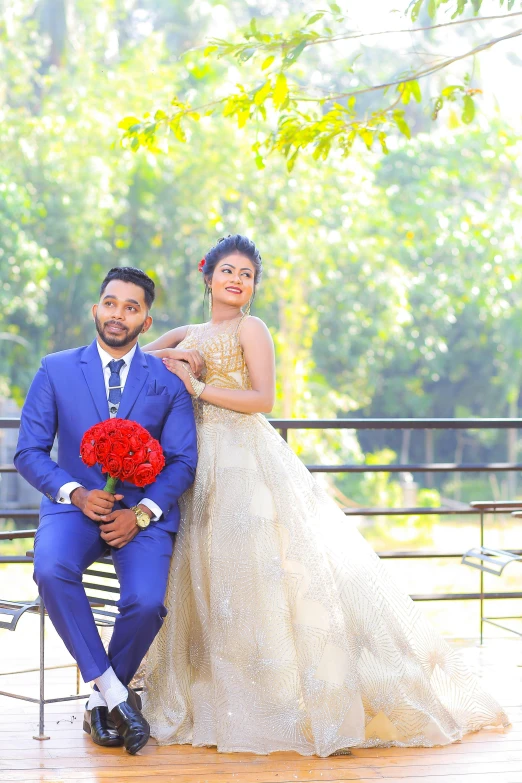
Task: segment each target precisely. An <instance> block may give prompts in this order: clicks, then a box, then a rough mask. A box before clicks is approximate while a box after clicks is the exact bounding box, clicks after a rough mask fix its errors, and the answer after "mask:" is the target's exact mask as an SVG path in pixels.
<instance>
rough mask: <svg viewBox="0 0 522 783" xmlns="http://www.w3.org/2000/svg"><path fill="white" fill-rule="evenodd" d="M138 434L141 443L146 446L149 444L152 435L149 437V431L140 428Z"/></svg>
mask: <svg viewBox="0 0 522 783" xmlns="http://www.w3.org/2000/svg"><path fill="white" fill-rule="evenodd" d="M136 434H137V436H138V438H139V439H140V441H141V442H142V443H143V444H146V443H148V442H149V440H150V435H149V433H148V432H147V430H145V429H143V427H140V429H139V430H138V432H137V433H136Z"/></svg>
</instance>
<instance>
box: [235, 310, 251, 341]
mask: <svg viewBox="0 0 522 783" xmlns="http://www.w3.org/2000/svg"><path fill="white" fill-rule="evenodd" d="M245 318H248V313H243V315H242V316H241V319H240V320H239V323H238V325H237V326H236V330H235V332H234V337H237V338H238V339H239V333H240V331H241V327H242V326H243V321H244V320H245Z"/></svg>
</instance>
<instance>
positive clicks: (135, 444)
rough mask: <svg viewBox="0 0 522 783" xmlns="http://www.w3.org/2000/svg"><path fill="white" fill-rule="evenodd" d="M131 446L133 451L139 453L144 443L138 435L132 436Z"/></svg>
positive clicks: (130, 439)
mask: <svg viewBox="0 0 522 783" xmlns="http://www.w3.org/2000/svg"><path fill="white" fill-rule="evenodd" d="M129 446H130V450H131V451H138V449H141V447H142V446H143V443H142V442H141V440H140V439H139V438H138V436H137V435H134V434H132V435H131V436H130V438H129Z"/></svg>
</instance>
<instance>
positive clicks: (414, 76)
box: [295, 29, 522, 103]
mask: <svg viewBox="0 0 522 783" xmlns="http://www.w3.org/2000/svg"><path fill="white" fill-rule="evenodd" d="M520 35H522V29H520V30H514V31H513V32H512V33H508V34H507V35H502V36H500V37H499V38H494V39H492V40H491V41H486V43H483V44H480V45H479V46H476V47H475V48H474V49H471V50H470V51H469V52H465V53H464V54H460V55H456V56H455V57H450V58H448V59H446V60H444V62H442V63H440V64H439V65H433V66H430V67H429V68H426V69H425V70H424V71H417V73H415V74H412V75H411V76H405V77H404V78H401V79H396V80H395V81H392V82H385V83H383V84H375V85H373V86H372V87H365V88H363V89H362V90H355V91H353V92H346V93H339V94H338V95H329V96H328V97H327V98H309V97H305V96H300V95H296V96H295V99H296V100H299V101H311V102H314V103H316V102H317V101H321V102H323V103H325V102H326V103H327V102H329V101H338V100H340V99H341V98H351V97H352V96H354V97H356V96H357V95H364V94H365V93H368V92H378V91H379V90H385V89H387V88H388V87H395V86H396V85H398V84H404V83H405V82H414V81H417V80H418V79H423V78H424V77H425V76H431V74H433V73H436V72H437V71H441V70H443V69H444V68H447V67H448V66H449V65H452V64H453V63H456V62H459V60H465V59H466V58H467V57H472V56H473V55H475V54H479V53H480V52H483V51H485V50H486V49H490V48H491V47H492V46H495V44H497V43H500V42H501V41H507V40H509V39H510V38H517V37H518V36H520Z"/></svg>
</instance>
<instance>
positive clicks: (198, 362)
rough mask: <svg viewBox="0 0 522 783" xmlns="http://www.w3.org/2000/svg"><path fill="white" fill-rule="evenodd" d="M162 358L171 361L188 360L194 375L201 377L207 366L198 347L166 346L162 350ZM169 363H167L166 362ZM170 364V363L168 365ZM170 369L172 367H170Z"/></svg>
mask: <svg viewBox="0 0 522 783" xmlns="http://www.w3.org/2000/svg"><path fill="white" fill-rule="evenodd" d="M161 354H162V355H161V358H162V359H169V360H170V361H178V362H186V363H187V364H188V366H189V367H190V369H191V371H192V375H194V376H195V377H196V378H199V376H200V375H201V373H202V372H203V370H204V368H205V362H204V360H203V357H202V356H201V354H200V352H199V351H198V350H196V348H189V349H188V350H184V349H183V348H166V349H164V350H163V351H162V352H161ZM165 364H166V365H167V363H166V362H165ZM167 366H168V365H167ZM169 369H170V367H169Z"/></svg>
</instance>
